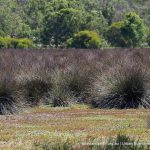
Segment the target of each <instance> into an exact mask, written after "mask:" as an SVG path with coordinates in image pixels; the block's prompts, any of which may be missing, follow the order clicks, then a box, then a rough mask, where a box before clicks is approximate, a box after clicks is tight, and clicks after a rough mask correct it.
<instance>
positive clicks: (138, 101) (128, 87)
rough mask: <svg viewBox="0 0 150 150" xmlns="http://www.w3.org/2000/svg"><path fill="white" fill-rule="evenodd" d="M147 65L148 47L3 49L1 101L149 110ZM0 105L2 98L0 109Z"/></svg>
mask: <svg viewBox="0 0 150 150" xmlns="http://www.w3.org/2000/svg"><path fill="white" fill-rule="evenodd" d="M149 67H150V50H149V49H102V50H80V49H78V50H76V49H68V50H67V49H62V50H61V49H59V50H54V49H53V50H17V49H15V50H13V49H12V50H11V49H9V50H1V51H0V80H1V81H0V83H4V84H5V86H4V85H3V84H1V86H0V89H2V90H5V91H8V92H5V94H4V95H5V96H4V97H8V98H7V99H12V100H13V101H14V102H13V104H14V103H15V102H17V103H18V101H19V102H20V101H21V103H22V104H24V103H26V102H28V100H29V101H30V103H32V105H33V106H34V105H38V104H39V103H41V102H43V101H47V102H48V103H53V105H54V106H59V105H60V106H66V105H69V103H72V102H86V103H90V102H92V104H94V105H93V106H95V107H99V106H100V107H101V108H103V107H104V108H106V106H107V108H138V107H144V108H149V89H150V88H149V81H150V78H149V77H150V75H149V73H150V71H149ZM119 68H121V69H119ZM128 69H129V70H130V71H129V70H128ZM119 70H120V72H119ZM54 72H55V74H54ZM56 72H57V73H56ZM59 72H63V73H64V75H63V76H60V74H59ZM53 74H54V75H53ZM10 76H11V78H10ZM3 77H5V80H4V78H3ZM97 77H98V78H97ZM61 82H62V83H61ZM14 83H15V84H14ZM14 85H15V86H14ZM96 86H97V87H96ZM9 87H13V88H9ZM18 88H19V90H18ZM99 88H100V89H101V91H100V92H99ZM7 89H9V90H7ZM16 89H17V90H16ZM2 90H1V91H2ZM14 91H15V92H14ZM16 91H17V92H16ZM91 91H92V94H91ZM6 93H7V94H6ZM11 93H13V94H11ZM94 94H95V95H94ZM11 95H13V96H11ZM1 97H3V94H2V96H1ZM45 99H46V100H45ZM98 101H99V102H98ZM57 102H58V103H57ZM95 102H96V103H97V102H98V103H99V104H98V106H97V104H96V103H95ZM3 104H4V103H3V100H1V108H0V109H2V108H3V106H4V105H3ZM18 104H19V103H18ZM6 106H7V103H6ZM10 106H11V105H10ZM13 106H14V105H13ZM12 108H13V107H12ZM14 108H16V107H14ZM14 108H13V109H14ZM6 109H7V110H9V109H8V108H7V107H5V110H6ZM14 110H15V109H14ZM10 112H14V111H10Z"/></svg>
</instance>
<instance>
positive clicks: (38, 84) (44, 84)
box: [18, 71, 51, 106]
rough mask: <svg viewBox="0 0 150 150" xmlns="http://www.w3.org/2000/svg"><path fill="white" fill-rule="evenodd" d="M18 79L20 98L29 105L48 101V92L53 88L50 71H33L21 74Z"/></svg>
mask: <svg viewBox="0 0 150 150" xmlns="http://www.w3.org/2000/svg"><path fill="white" fill-rule="evenodd" d="M18 78H19V80H18V84H19V87H20V89H19V93H20V99H22V101H25V102H26V105H28V106H36V105H39V104H40V103H46V100H47V96H48V94H47V93H48V92H49V90H50V89H51V79H50V77H49V74H48V73H43V74H40V73H39V72H34V71H33V72H32V73H29V72H28V74H21V75H20V76H19V77H18Z"/></svg>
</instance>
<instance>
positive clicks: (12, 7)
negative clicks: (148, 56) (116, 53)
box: [0, 0, 150, 48]
mask: <svg viewBox="0 0 150 150" xmlns="http://www.w3.org/2000/svg"><path fill="white" fill-rule="evenodd" d="M149 14H150V3H149V0H143V1H141V0H132V1H130V0H92V1H91V0H36V1H35V0H13V1H12V0H0V37H1V38H0V48H14V45H12V46H10V44H9V47H8V42H10V38H12V39H13V40H14V39H15V40H17V39H21V40H22V41H24V40H25V41H27V39H29V40H30V41H31V42H26V43H30V45H27V44H26V43H25V44H21V46H20V47H23V48H24V47H25V48H29V47H30V46H32V47H47V48H68V47H70V48H101V47H149V46H150V15H149ZM8 38H9V40H8ZM13 40H11V41H13ZM32 41H33V44H32V45H31V43H32Z"/></svg>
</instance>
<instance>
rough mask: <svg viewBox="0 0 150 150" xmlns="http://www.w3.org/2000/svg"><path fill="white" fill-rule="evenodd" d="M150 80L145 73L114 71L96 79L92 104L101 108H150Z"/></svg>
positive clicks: (92, 93) (135, 69)
mask: <svg viewBox="0 0 150 150" xmlns="http://www.w3.org/2000/svg"><path fill="white" fill-rule="evenodd" d="M149 84H150V83H149V80H147V77H146V75H145V72H143V70H141V69H137V68H136V66H134V67H131V68H121V69H119V70H118V69H115V67H114V69H112V70H111V71H110V72H108V73H107V74H103V75H102V76H99V77H97V78H96V79H95V81H94V82H93V86H92V87H91V91H90V92H91V95H92V96H91V99H92V101H91V103H92V106H94V107H99V108H119V109H124V108H141V107H143V108H149V107H150V100H149V94H150V93H149V89H148V87H149Z"/></svg>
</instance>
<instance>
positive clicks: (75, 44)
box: [67, 30, 101, 49]
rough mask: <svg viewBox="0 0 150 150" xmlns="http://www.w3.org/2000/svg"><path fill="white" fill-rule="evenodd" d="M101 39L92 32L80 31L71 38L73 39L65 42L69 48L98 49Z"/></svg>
mask: <svg viewBox="0 0 150 150" xmlns="http://www.w3.org/2000/svg"><path fill="white" fill-rule="evenodd" d="M100 44H101V39H100V37H99V35H98V34H97V33H96V32H94V31H88V30H85V31H80V32H78V33H77V34H75V35H74V36H73V38H71V39H69V40H68V41H67V47H71V48H84V49H87V48H91V49H96V48H99V47H100Z"/></svg>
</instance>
